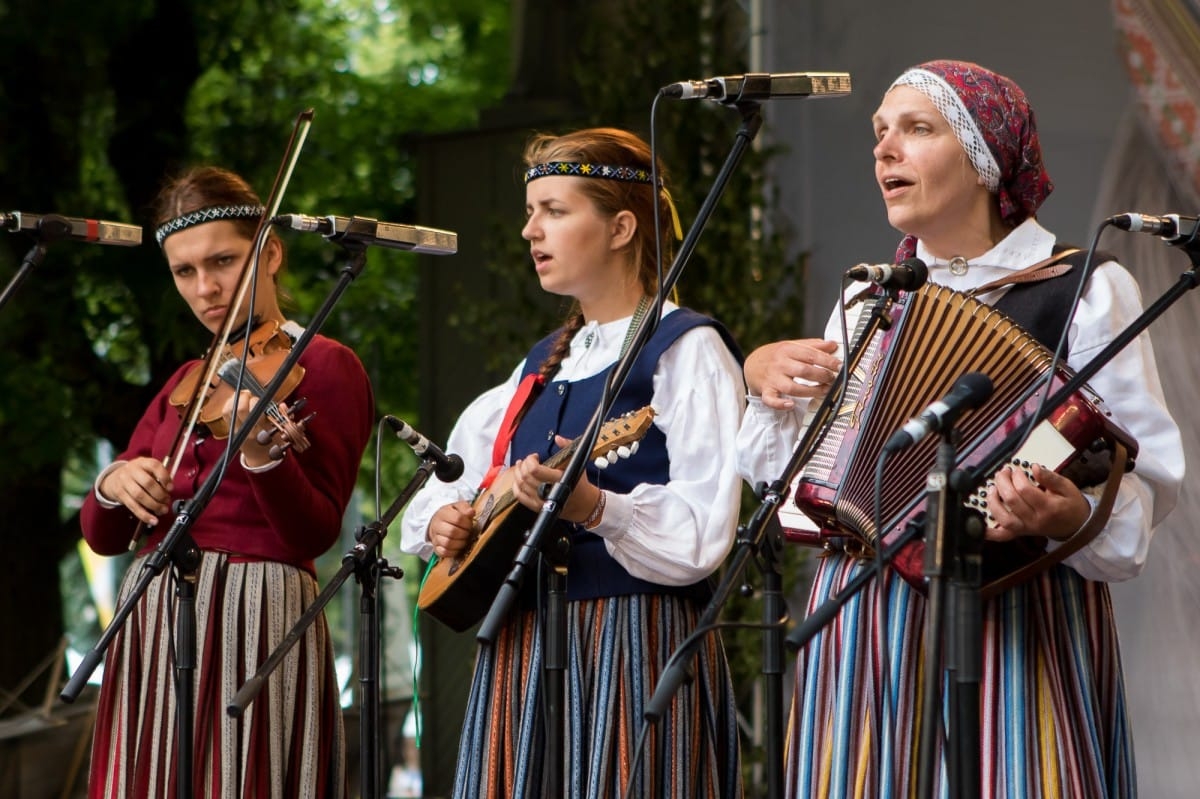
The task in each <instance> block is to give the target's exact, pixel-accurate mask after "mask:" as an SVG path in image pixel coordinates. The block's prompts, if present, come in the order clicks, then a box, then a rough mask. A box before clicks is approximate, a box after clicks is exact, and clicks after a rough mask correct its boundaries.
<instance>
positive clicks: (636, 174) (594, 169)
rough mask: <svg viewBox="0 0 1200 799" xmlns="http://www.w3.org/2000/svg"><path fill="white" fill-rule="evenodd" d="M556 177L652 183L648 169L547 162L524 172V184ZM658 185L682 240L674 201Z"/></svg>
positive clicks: (677, 233) (673, 224)
mask: <svg viewBox="0 0 1200 799" xmlns="http://www.w3.org/2000/svg"><path fill="white" fill-rule="evenodd" d="M556 175H566V176H575V177H581V178H601V179H604V180H624V181H626V182H629V183H645V184H646V185H647V186H649V185H651V184H653V183H654V178H653V177H652V176H651V174H650V170H649V169H642V168H641V167H634V166H609V165H608V164H582V163H579V162H578V161H547V162H546V163H544V164H534V165H533V166H531V167H529V169H526V170H525V182H526V183H528V182H529V181H531V180H537V179H538V178H545V177H553V176H556ZM658 185H659V188H661V189H662V193H663V195H664V196H665V197H666V198H667V207H668V208H670V209H671V226H672V227H673V228H674V229H675V238H676V240H681V239H683V227H682V226H681V225H680V223H679V211H677V210H676V209H675V200H674V199H672V198H671V192H669V191H667V187H666V186H664V185H663V184H662V180H661V179H659V181H658Z"/></svg>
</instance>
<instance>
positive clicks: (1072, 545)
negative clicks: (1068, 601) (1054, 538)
mask: <svg viewBox="0 0 1200 799" xmlns="http://www.w3.org/2000/svg"><path fill="white" fill-rule="evenodd" d="M1128 461H1129V450H1128V449H1126V447H1125V445H1124V444H1122V443H1121V442H1120V441H1116V442H1114V444H1113V453H1112V466H1111V469H1110V470H1109V473H1108V479H1107V480H1106V481H1105V482H1104V491H1103V493H1102V494H1101V495H1100V500H1099V501H1098V502H1097V503H1096V507H1095V508H1094V509H1093V510H1092V515H1091V516H1090V517H1089V518H1088V520H1087V522H1086V523H1085V524H1084V525H1083V527H1080V528H1079V529H1078V530H1077V531H1076V532H1075V534H1074V535H1072V536H1071V537H1070V538H1068V539H1066V540H1065V541H1063V542H1062V544H1061V545H1060V546H1058V547H1056V548H1055V549H1052V550H1050V551H1048V552H1045V553H1044V554H1042V555H1040V556H1039V557H1037V558H1035V559H1034V560H1032V561H1030V562H1029V563H1027V564H1025V565H1024V566H1022V567H1021V568H1019V569H1017V570H1015V571H1012V572H1009V573H1008V574H1006V575H1005V576H1004V577H1001V578H1000V579H998V580H993V581H992V582H990V583H988V584H987V585H985V586H983V589H982V592H981V593H982V595H983V597H984V598H985V599H989V598H991V597H993V596H995V595H996V594H999V593H1000V592H1001V591H1004V590H1006V589H1008V588H1011V587H1012V586H1014V585H1017V584H1018V583H1022V582H1025V581H1026V580H1028V579H1030V578H1032V577H1034V576H1035V575H1037V574H1040V573H1041V572H1043V571H1045V570H1046V569H1049V568H1050V567H1051V566H1053V565H1055V564H1056V563H1059V562H1060V561H1062V560H1063V559H1064V558H1066V557H1067V556H1068V555H1073V554H1075V553H1076V552H1078V551H1079V550H1080V549H1082V548H1083V547H1084V546H1086V545H1087V544H1088V543H1090V542H1091V541H1092V539H1093V538H1095V537H1096V536H1097V535H1099V534H1100V531H1101V530H1102V529H1104V525H1106V524H1108V517H1109V515H1110V514H1111V513H1112V508H1113V503H1114V502H1115V501H1116V499H1117V489H1118V488H1120V486H1121V478H1122V477H1123V476H1124V474H1125V467H1126V464H1127V463H1128Z"/></svg>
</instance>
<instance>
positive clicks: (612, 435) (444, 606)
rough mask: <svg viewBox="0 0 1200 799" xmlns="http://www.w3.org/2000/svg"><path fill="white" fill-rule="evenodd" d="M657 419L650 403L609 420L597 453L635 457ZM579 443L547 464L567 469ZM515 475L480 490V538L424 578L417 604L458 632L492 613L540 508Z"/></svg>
mask: <svg viewBox="0 0 1200 799" xmlns="http://www.w3.org/2000/svg"><path fill="white" fill-rule="evenodd" d="M653 421H654V409H653V408H651V407H650V406H649V405H647V406H645V407H644V408H640V409H639V410H636V411H631V412H630V413H627V414H625V415H623V416H621V417H619V418H617V419H613V420H611V421H609V422H605V423H604V425H603V426H602V427H601V428H600V432H599V434H598V436H597V438H596V446H595V447H593V448H592V453H591V457H592V458H593V459H597V460H602V461H603V465H604V466H607V465H608V464H609V463H615V462H616V460H617V459H618V458H622V457H629V456H630V455H632V454H633V453H634V452H636V451H637V442H638V441H640V440H641V438H642V436H644V435H645V434H646V431H647V430H649V429H650V425H651V423H652V422H653ZM579 443H580V442H579V439H575V440H574V441H572V442H571V443H569V444H567V445H566V446H565V447H563V448H562V449H560V450H559V451H558V452H556V453H554V454H553V455H551V456H550V457H549V458H547V459H546V460H545V465H546V466H550V467H552V468H555V469H561V468H562V467H563V466H564V465H566V463H567V461H569V460H570V459H571V456H572V455H574V454H575V450H576V449H578V446H579ZM597 465H600V464H597ZM602 468H603V467H602ZM511 475H512V470H511V469H506V470H505V471H503V472H501V473H500V474H499V475H497V477H496V479H495V481H493V483H492V485H491V486H490V487H488V488H487V489H485V490H483V491H482V492H480V494H479V495H478V496H477V497H476V498H475V501H474V503H473V507H474V508H475V536H474V538H472V540H471V542H470V543H468V544H467V548H466V549H464V550H463V551H462V552H460V553H459V554H458V555H457V556H455V557H453V558H445V559H442V560H437V561H436V562H435V563H434V564H433V566H432V567H430V569H429V572H428V573H427V574H426V575H425V579H424V581H422V583H421V593H420V595H419V596H418V597H417V607H419V608H421V610H424V611H425V612H426V613H428V614H429V615H430V616H433V617H434V618H435V619H437V620H438V621H440V622H442V623H443V624H445V625H446V626H447V627H450V628H451V629H453V630H456V631H458V632H462V631H463V630H466V629H467V628H469V627H471V626H472V625H474V624H475V623H476V622H478V621H479V620H480V619H482V618H483V616H484V614H486V613H487V611H488V608H490V607H491V605H492V600H493V599H495V598H496V592H497V591H499V590H500V586H501V585H503V583H504V578H505V577H506V576H507V575H508V572H509V570H510V569H511V567H512V561H513V557H514V556H515V555H516V554H517V550H518V549H520V547H521V543H522V542H523V541H524V538H525V532H526V530H527V529H528V527H529V525H530V524H532V522H533V519H534V516H535V514H534V512H533V511H531V510H530V509H529V508H526V507H525V506H524V505H522V504H521V503H520V502H518V501H517V499H516V497H515V496H514V495H513V492H512V477H511Z"/></svg>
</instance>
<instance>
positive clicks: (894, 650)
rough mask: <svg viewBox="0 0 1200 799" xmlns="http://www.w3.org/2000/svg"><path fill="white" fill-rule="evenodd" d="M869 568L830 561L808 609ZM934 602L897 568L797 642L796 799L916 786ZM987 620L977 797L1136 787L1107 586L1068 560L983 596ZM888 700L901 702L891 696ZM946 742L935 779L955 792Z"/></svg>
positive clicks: (791, 772)
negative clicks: (928, 621) (929, 604)
mask: <svg viewBox="0 0 1200 799" xmlns="http://www.w3.org/2000/svg"><path fill="white" fill-rule="evenodd" d="M864 568H867V569H870V568H874V567H873V565H872V564H870V563H864V562H862V561H857V560H854V559H852V558H849V557H847V556H845V555H832V556H830V557H827V558H824V559H823V561H822V563H821V565H820V566H819V568H818V570H817V575H816V577H815V582H814V585H813V590H812V594H811V596H810V600H809V612H811V611H812V610H813V609H814V608H815V607H817V606H819V605H820V604H821V603H822V602H824V601H825V600H826V599H827V598H828V597H830V596H832V595H834V594H836V593H837V592H838V591H840V590H841V588H842V587H843V586H844V585H845V584H846V583H847V582H848V581H849V580H850V579H851V578H852V577H854V575H855V574H856V573H858V571H860V570H861V569H864ZM925 604H926V603H925V599H924V597H923V596H922V595H921V594H919V593H918V592H916V591H915V590H914V589H913V588H912V587H911V586H909V585H908V584H907V583H905V582H904V581H903V580H902V579H900V578H899V577H898V576H897V575H896V574H895V573H894V572H892V571H891V570H890V569H888V570H886V571H885V580H884V582H883V584H882V585H879V584H877V583H876V582H875V581H872V582H871V583H869V584H868V585H867V587H866V588H865V589H864V590H862V591H861V592H860V593H859V594H858V595H857V596H856V597H854V598H852V599H850V600H849V601H847V603H846V605H845V606H844V607H843V608H842V609H841V611H840V613H839V615H838V616H837V618H836V619H835V620H834V621H833V622H832V623H831V624H830V625H828V626H827V627H826V628H825V629H824V630H823V631H822V632H821V633H820V634H818V635H817V636H816V637H815V638H813V640H812V641H811V642H810V643H809V645H808V646H807V647H806V648H805V649H803V650H802V651H801V652H800V655H799V658H798V661H797V668H796V692H795V696H794V701H793V706H792V713H791V722H790V729H789V734H788V752H787V778H786V784H787V787H788V795H789V796H791V797H822V799H829V798H830V797H832V798H834V799H837V798H838V797H856V798H857V797H863V798H878V799H889V798H890V797H896V798H897V799H899V798H900V797H905V799H907V797H911V796H914V795H915V790H916V785H917V772H918V768H919V763H918V760H919V758H918V749H919V741H920V716H921V687H922V685H923V677H922V673H923V670H924V668H925V664H924V662H923V660H924V658H923V655H924V634H923V631H924V629H925ZM983 617H984V618H983V635H982V638H983V661H982V662H983V676H982V679H981V682H980V689H979V693H980V702H981V706H980V722H981V727H982V728H981V731H980V749H981V752H980V771H981V775H982V791H981V793H980V796H981V797H983V799H1000V798H1001V797H1004V798H1005V799H1008V798H1010V797H1011V798H1014V799H1015V798H1016V797H1066V798H1070V799H1073V798H1074V797H1088V798H1089V799H1101V797H1107V799H1118V797H1132V796H1135V795H1136V780H1135V775H1134V766H1133V753H1132V743H1131V740H1130V731H1129V727H1128V721H1127V717H1126V712H1125V690H1124V683H1123V680H1122V674H1121V661H1120V655H1119V651H1118V646H1117V636H1116V628H1115V624H1114V621H1113V614H1112V606H1111V602H1110V599H1109V592H1108V586H1107V585H1106V584H1104V583H1096V582H1091V581H1089V580H1084V579H1083V578H1082V577H1080V576H1079V575H1078V574H1077V573H1076V572H1075V571H1073V570H1072V569H1070V568H1068V567H1066V566H1061V565H1060V566H1057V567H1055V568H1053V569H1051V570H1050V571H1048V572H1046V573H1044V574H1042V575H1040V576H1039V577H1037V578H1035V579H1033V580H1031V581H1029V582H1027V583H1024V584H1022V585H1018V586H1016V587H1014V588H1011V589H1009V590H1007V591H1005V592H1004V593H1002V594H1000V595H999V596H997V597H995V598H993V599H991V600H989V601H987V602H985V603H984V609H983ZM885 663H886V664H887V669H886V671H887V674H888V679H887V680H886V681H885V680H884V679H883V674H884V671H885V669H884V664H885ZM946 695H947V694H945V693H943V696H946ZM886 696H891V697H892V700H891V702H889V703H886V704H885V702H884V698H885V697H886ZM943 707H945V703H943ZM938 741H939V743H938V746H937V766H936V775H937V777H936V782H935V784H936V785H939V786H940V788H939V789H938V792H937V795H938V796H940V797H946V796H948V795H949V792H948V789H947V784H946V775H945V770H944V760H943V743H942V736H941V735H939V736H938Z"/></svg>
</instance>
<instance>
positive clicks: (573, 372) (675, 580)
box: [402, 129, 745, 799]
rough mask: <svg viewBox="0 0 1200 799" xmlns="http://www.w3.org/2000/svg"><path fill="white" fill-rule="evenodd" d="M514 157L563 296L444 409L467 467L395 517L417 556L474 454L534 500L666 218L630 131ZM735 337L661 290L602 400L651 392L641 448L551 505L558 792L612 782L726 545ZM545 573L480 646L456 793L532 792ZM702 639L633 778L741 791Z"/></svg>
mask: <svg viewBox="0 0 1200 799" xmlns="http://www.w3.org/2000/svg"><path fill="white" fill-rule="evenodd" d="M525 162H526V167H527V170H526V172H525V181H526V187H525V198H526V200H525V202H526V205H525V212H526V217H527V221H526V224H525V227H524V229H523V230H522V233H521V235H522V236H523V237H524V238H525V239H526V240H527V241H528V242H529V246H530V254H531V256H532V267H533V271H534V272H535V273H536V274H537V277H538V280H539V281H540V283H541V286H542V288H543V289H545V290H546V291H548V292H551V293H552V294H557V295H560V296H563V297H569V298H571V299H572V300H573V304H572V310H571V311H570V314H569V316H568V318H567V321H566V323H565V324H564V325H563V327H562V328H560V329H559V330H558V331H556V332H555V333H552V334H551V335H549V336H547V337H546V338H545V339H543V340H542V341H540V342H538V343H537V344H535V345H534V346H533V349H532V350H531V351H530V353H529V355H528V356H526V358H525V360H524V361H523V362H522V363H521V364H520V365H519V366H518V367H517V368H516V370H514V372H513V373H512V375H511V376H510V378H509V379H508V380H507V381H505V382H504V383H503V384H502V385H500V386H497V387H495V388H493V389H491V390H490V391H487V392H485V393H484V394H483V395H481V396H480V397H479V398H477V399H476V400H475V401H474V402H473V403H471V405H470V406H469V407H468V408H467V409H466V410H465V411H464V412H463V414H462V416H461V417H460V418H459V420H458V422H457V424H456V425H455V427H454V430H453V432H452V433H451V434H450V437H449V441H448V444H449V446H448V449H451V450H453V451H454V452H457V453H459V454H461V455H462V456H463V460H464V461H465V463H466V472H465V473H464V475H463V477H462V479H460V480H459V481H458V482H456V483H453V484H443V483H429V484H427V485H426V486H425V488H424V489H423V490H422V492H421V493H419V494H418V495H417V497H416V498H415V499H414V501H413V502H412V503H411V504H410V506H409V508H408V511H407V513H406V515H405V516H404V519H403V525H402V528H403V541H404V547H405V549H406V550H408V551H410V552H414V553H417V554H419V555H421V556H422V557H430V556H431V555H436V556H437V557H438V558H440V559H443V560H445V559H453V558H455V557H459V556H463V555H464V553H465V552H466V551H467V547H468V544H471V545H473V546H474V545H476V542H475V538H476V537H477V535H478V533H479V532H480V531H479V530H477V529H476V528H477V525H476V522H477V518H476V513H477V511H476V508H475V506H474V505H473V504H472V501H471V500H472V499H473V497H474V496H475V493H476V489H477V487H478V486H480V485H481V483H484V482H485V476H487V475H488V472H489V467H493V466H496V467H506V469H507V471H506V472H503V473H501V477H503V478H505V479H506V480H507V481H510V482H511V491H512V495H513V496H514V497H515V498H516V500H517V501H518V502H519V503H520V504H521V505H522V506H523V507H525V508H528V509H530V510H531V511H535V510H538V509H540V507H541V504H542V499H541V497H540V496H539V492H540V489H541V487H542V486H543V485H544V484H546V483H549V482H555V481H557V480H558V479H559V477H560V475H561V472H560V471H559V470H557V469H555V468H552V467H551V466H548V465H546V463H545V461H547V459H548V458H550V457H551V456H552V455H553V454H554V453H555V452H556V451H557V450H558V449H559V448H560V447H562V446H564V445H565V444H567V441H568V440H569V439H574V438H576V437H578V436H579V435H580V434H582V433H583V432H584V430H585V428H586V426H587V423H588V421H589V420H590V418H591V416H592V414H593V413H594V412H595V410H596V407H597V406H598V404H599V401H600V396H601V390H602V387H603V385H604V383H605V378H606V375H607V374H608V372H609V370H610V368H611V367H612V365H613V364H614V363H615V362H616V361H617V360H618V358H619V357H620V356H621V354H622V352H623V350H624V347H625V345H626V344H627V343H628V341H629V335H630V332H631V331H632V330H635V329H636V325H637V324H638V323H639V322H640V321H641V319H642V317H643V316H644V314H645V313H646V311H647V309H648V308H649V307H650V302H651V297H652V296H653V295H654V293H655V288H656V276H655V231H654V204H655V203H657V204H658V208H659V212H660V214H661V218H662V219H664V220H668V219H671V218H672V216H673V207H672V206H671V204H670V199H669V196H668V194H667V191H666V189H665V188H663V187H662V186H661V185H659V186H655V185H654V184H653V180H652V178H651V172H650V170H651V163H650V153H649V149H648V148H647V147H646V145H645V143H644V142H642V141H641V140H640V139H638V138H637V137H636V136H633V135H631V134H629V133H626V132H624V131H619V130H612V129H591V130H583V131H578V132H575V133H571V134H568V135H564V136H559V137H555V136H539V137H536V138H534V139H533V140H532V141H531V142H530V143H529V145H528V146H527V148H526V152H525ZM663 238H664V241H663V246H664V248H665V249H666V250H667V251H669V249H670V247H669V245H670V237H669V236H664V237H663ZM664 258H665V259H667V261H668V262H669V255H664ZM734 352H735V350H734V347H733V344H732V342H731V341H730V340H729V338H728V335H727V334H725V333H724V331H723V328H721V327H720V326H719V325H718V324H717V323H716V322H714V321H713V320H711V319H708V318H706V317H703V316H701V315H699V314H697V313H694V312H692V311H689V310H686V309H683V308H679V307H677V306H675V305H674V304H671V303H667V304H666V305H665V309H664V315H663V317H662V319H661V322H660V323H659V325H658V328H657V330H656V331H655V333H654V335H653V336H652V337H651V338H650V340H649V342H648V344H647V346H646V348H645V349H644V350H643V351H642V352H641V354H640V356H639V358H638V360H637V362H636V364H635V365H634V367H633V369H632V371H631V373H630V376H629V379H628V380H627V381H626V383H625V386H624V388H623V390H622V391H621V393H620V395H619V396H618V398H617V400H616V402H615V404H614V406H613V411H612V414H611V415H610V417H609V418H610V419H612V418H614V417H617V418H619V417H621V416H623V415H624V414H633V415H636V413H635V412H636V411H638V410H639V409H641V408H643V407H644V406H647V405H649V406H652V407H653V409H654V411H655V416H654V419H653V424H651V425H648V429H647V430H646V432H645V435H644V437H642V439H641V441H640V446H639V448H638V449H637V452H636V453H633V454H632V455H631V456H629V457H628V458H625V459H616V461H615V462H614V463H612V464H611V465H610V466H608V468H606V469H603V470H601V469H598V468H596V466H595V465H590V466H588V468H587V470H586V474H585V475H584V476H583V477H582V478H581V480H580V482H579V483H578V485H577V486H576V487H575V489H574V491H573V493H572V494H571V495H570V497H569V499H568V500H567V501H566V503H565V504H564V507H563V509H562V514H561V520H562V524H563V525H564V531H565V532H566V534H567V535H568V536H569V541H570V554H569V559H568V562H567V564H566V566H567V576H566V584H567V599H568V605H567V616H568V622H567V624H568V632H567V636H568V648H569V652H568V659H569V660H568V662H569V663H570V666H569V667H568V673H567V678H566V682H567V688H566V698H565V705H566V715H567V719H566V726H567V734H566V743H565V748H566V752H565V756H566V760H567V763H568V765H567V766H566V774H565V781H566V793H567V795H571V796H615V795H624V793H623V792H624V790H625V783H626V779H627V769H628V768H630V766H631V765H632V763H633V761H634V760H635V758H636V756H637V752H636V751H635V745H636V742H637V740H638V734H639V732H640V731H641V728H642V721H643V709H644V706H645V704H646V702H647V701H648V699H649V697H650V694H651V692H652V691H653V690H654V687H655V685H656V684H657V683H658V681H659V677H660V675H661V673H662V671H663V669H664V665H665V663H666V660H667V658H668V657H669V656H670V655H671V653H672V652H673V651H674V650H675V648H676V647H677V646H678V644H679V643H680V642H681V641H682V640H683V639H684V638H685V637H686V636H687V635H688V634H689V633H690V632H692V630H693V629H694V627H695V624H696V621H697V617H698V615H699V613H700V612H701V611H702V610H703V606H704V602H705V599H706V591H707V584H706V579H707V578H708V576H709V575H710V574H711V573H712V572H713V571H714V570H715V569H716V568H717V566H718V565H720V563H721V561H722V560H723V559H724V557H725V555H726V554H727V553H728V552H729V549H730V547H731V546H732V544H733V535H734V527H735V523H736V519H737V509H738V498H739V487H738V479H737V475H736V473H735V471H734V468H733V463H734V458H733V442H734V437H735V434H736V431H737V426H738V421H739V419H740V416H741V412H742V408H743V405H744V402H745V400H744V394H743V387H742V381H741V377H740V372H739V366H738V359H737V357H736V356H735V354H734ZM506 416H508V417H516V418H519V423H518V424H517V426H516V430H515V433H514V434H513V435H512V436H511V438H509V437H508V436H505V435H504V434H503V433H502V428H506V427H507V426H508V425H506V424H505V419H506ZM498 438H499V443H497V439H498ZM514 554H515V552H510V553H508V554H507V562H511V559H512V556H513V555H514ZM502 562H503V561H502ZM541 579H542V578H541V576H540V575H535V574H531V575H530V578H529V579H528V580H526V583H525V586H524V588H525V594H524V596H523V601H522V602H519V603H518V604H519V607H516V608H514V610H513V611H512V613H511V614H510V616H509V618H508V619H507V622H506V623H505V625H504V626H503V628H502V630H501V632H500V634H499V635H498V637H497V640H496V641H495V642H494V643H493V644H492V645H491V646H488V647H484V648H482V649H481V650H480V652H479V657H478V660H477V662H476V667H475V679H474V681H473V684H472V688H471V696H470V700H469V704H468V709H467V715H466V721H465V723H464V727H463V733H462V738H461V740H460V744H459V757H458V769H457V774H456V778H455V789H454V795H455V796H457V797H476V796H513V797H524V796H538V797H540V796H542V795H544V793H543V779H544V777H545V771H546V764H545V762H544V752H545V749H546V738H545V733H544V730H543V719H542V717H541V714H542V710H543V707H542V703H541V697H542V696H543V695H544V690H543V679H542V673H541V669H542V660H541V645H540V643H539V641H540V638H541V634H542V623H543V621H544V619H543V617H542V615H541V614H540V613H539V607H540V602H539V599H538V597H539V596H540V591H539V583H540V582H541ZM706 641H707V643H706V645H705V646H704V647H702V648H701V652H700V656H699V662H698V664H697V667H696V674H695V680H694V681H693V682H692V683H691V684H690V685H689V686H687V687H686V688H684V689H683V690H681V691H680V692H679V693H678V694H677V695H676V696H675V701H674V704H673V705H672V706H671V710H670V712H669V713H668V714H667V717H666V718H665V719H664V720H663V721H662V722H660V723H659V724H658V725H657V726H656V727H655V728H654V730H653V734H652V735H651V736H650V740H648V741H647V742H646V743H645V751H644V752H643V753H642V759H641V761H640V764H641V765H640V767H639V771H638V772H637V773H636V774H635V778H634V780H633V783H632V784H633V793H632V794H631V795H634V796H659V797H680V798H682V797H689V799H690V798H691V797H733V796H740V795H741V785H740V781H739V774H738V771H739V750H738V732H737V725H736V719H735V711H734V705H733V693H732V687H731V685H730V681H729V673H728V669H727V666H726V663H725V656H724V653H723V651H722V647H721V645H720V639H719V638H715V637H709V638H707V639H706ZM510 711H511V712H510ZM664 731H665V732H664ZM664 738H665V740H664ZM680 752H686V760H684V761H681V760H680V759H679V758H678V757H677V755H678V754H679V753H680Z"/></svg>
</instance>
